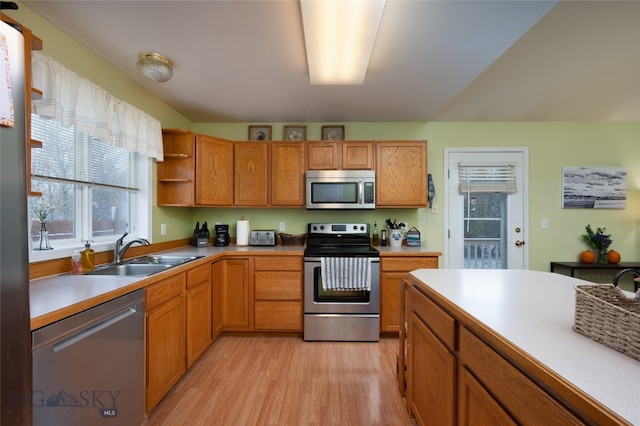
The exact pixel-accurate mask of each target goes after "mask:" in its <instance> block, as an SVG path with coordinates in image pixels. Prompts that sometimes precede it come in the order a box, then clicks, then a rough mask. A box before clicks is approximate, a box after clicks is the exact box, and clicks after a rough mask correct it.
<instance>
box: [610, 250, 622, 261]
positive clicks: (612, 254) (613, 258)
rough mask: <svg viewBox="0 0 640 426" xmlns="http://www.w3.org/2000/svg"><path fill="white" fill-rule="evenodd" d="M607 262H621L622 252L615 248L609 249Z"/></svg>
mask: <svg viewBox="0 0 640 426" xmlns="http://www.w3.org/2000/svg"><path fill="white" fill-rule="evenodd" d="M607 262H609V263H618V262H620V253H618V252H617V251H615V250H609V251H608V252H607Z"/></svg>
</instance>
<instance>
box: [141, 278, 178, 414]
mask: <svg viewBox="0 0 640 426" xmlns="http://www.w3.org/2000/svg"><path fill="white" fill-rule="evenodd" d="M184 289H185V274H184V273H183V274H178V275H176V276H173V277H170V278H167V279H165V280H162V281H160V282H158V283H156V284H153V285H151V286H149V287H147V288H146V289H145V304H146V308H145V310H146V314H145V321H146V366H147V374H146V377H147V383H146V409H147V412H149V411H151V409H153V407H155V406H156V404H158V402H160V400H161V399H162V397H164V395H165V394H166V393H167V392H168V391H169V390H170V389H171V387H172V386H173V385H174V384H176V382H177V381H178V380H179V379H180V377H182V375H183V374H184V373H185V372H186V365H185V347H186V341H185V310H184V306H185V303H184Z"/></svg>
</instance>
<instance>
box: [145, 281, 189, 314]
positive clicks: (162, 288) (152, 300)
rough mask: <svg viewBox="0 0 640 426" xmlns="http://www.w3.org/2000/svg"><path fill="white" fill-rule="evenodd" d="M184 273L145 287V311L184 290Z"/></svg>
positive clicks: (178, 294)
mask: <svg viewBox="0 0 640 426" xmlns="http://www.w3.org/2000/svg"><path fill="white" fill-rule="evenodd" d="M184 279H185V274H178V275H176V276H173V277H171V278H167V279H165V280H162V281H160V282H159V283H157V284H153V285H152V286H150V287H147V288H146V289H145V296H146V298H145V303H146V305H147V306H146V311H147V312H148V311H150V310H152V309H154V308H156V307H158V306H160V305H162V304H163V303H165V302H167V301H168V300H171V299H173V298H174V297H177V296H180V295H181V294H182V292H183V290H184Z"/></svg>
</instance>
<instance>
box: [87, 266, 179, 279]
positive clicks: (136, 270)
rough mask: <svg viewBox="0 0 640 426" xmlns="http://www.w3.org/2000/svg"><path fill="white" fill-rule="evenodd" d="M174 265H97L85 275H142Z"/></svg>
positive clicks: (154, 272)
mask: <svg viewBox="0 0 640 426" xmlns="http://www.w3.org/2000/svg"><path fill="white" fill-rule="evenodd" d="M174 266H175V265H160V264H155V265H149V264H131V263H120V264H118V265H108V266H103V267H97V268H96V269H94V270H93V271H91V272H88V273H87V275H118V276H144V275H152V274H156V273H158V272H162V271H166V270H167V269H169V268H172V267H174Z"/></svg>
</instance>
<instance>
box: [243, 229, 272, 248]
mask: <svg viewBox="0 0 640 426" xmlns="http://www.w3.org/2000/svg"><path fill="white" fill-rule="evenodd" d="M249 245H250V246H275V245H276V231H274V230H258V231H251V234H250V235H249Z"/></svg>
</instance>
